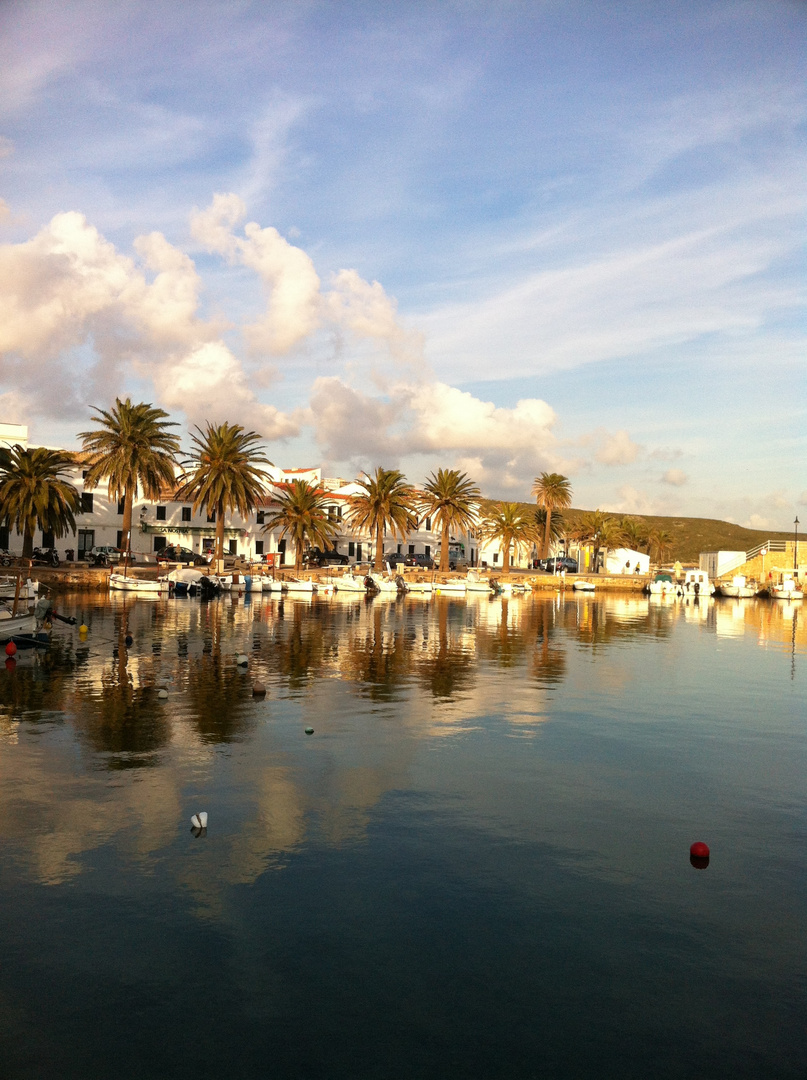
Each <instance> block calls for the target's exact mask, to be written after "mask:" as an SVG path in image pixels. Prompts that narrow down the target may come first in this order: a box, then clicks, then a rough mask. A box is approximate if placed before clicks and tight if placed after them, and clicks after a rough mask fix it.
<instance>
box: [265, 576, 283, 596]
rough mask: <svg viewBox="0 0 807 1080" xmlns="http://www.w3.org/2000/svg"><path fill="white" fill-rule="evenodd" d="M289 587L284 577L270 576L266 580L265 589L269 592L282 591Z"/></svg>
mask: <svg viewBox="0 0 807 1080" xmlns="http://www.w3.org/2000/svg"><path fill="white" fill-rule="evenodd" d="M287 588H288V586H287V585H286V582H285V581H283V579H282V578H277V579H275V578H270V579H268V580H267V582H264V586H263V591H264V592H269V593H282V592H285V590H286V589H287Z"/></svg>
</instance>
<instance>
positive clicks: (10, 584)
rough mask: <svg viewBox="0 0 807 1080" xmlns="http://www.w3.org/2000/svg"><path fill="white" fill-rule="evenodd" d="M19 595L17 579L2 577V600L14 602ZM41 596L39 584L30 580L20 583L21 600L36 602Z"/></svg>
mask: <svg viewBox="0 0 807 1080" xmlns="http://www.w3.org/2000/svg"><path fill="white" fill-rule="evenodd" d="M16 595H17V579H16V578H15V577H10V576H5V577H0V600H13V599H14V597H15V596H16ZM38 595H39V582H38V581H32V580H31V578H28V579H27V580H26V581H22V582H20V592H19V597H20V600H36V598H37V596H38Z"/></svg>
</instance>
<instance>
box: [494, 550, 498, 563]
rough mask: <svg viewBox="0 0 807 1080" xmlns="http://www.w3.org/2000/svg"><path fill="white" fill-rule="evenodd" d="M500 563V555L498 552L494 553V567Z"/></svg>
mask: <svg viewBox="0 0 807 1080" xmlns="http://www.w3.org/2000/svg"><path fill="white" fill-rule="evenodd" d="M498 561H499V553H498V551H494V552H493V565H494V566H495V565H496V563H497V562H498Z"/></svg>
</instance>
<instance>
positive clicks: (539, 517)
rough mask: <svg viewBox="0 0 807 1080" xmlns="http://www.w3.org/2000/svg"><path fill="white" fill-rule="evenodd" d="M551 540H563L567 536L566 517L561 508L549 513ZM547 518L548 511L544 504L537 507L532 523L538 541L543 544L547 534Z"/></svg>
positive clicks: (533, 513)
mask: <svg viewBox="0 0 807 1080" xmlns="http://www.w3.org/2000/svg"><path fill="white" fill-rule="evenodd" d="M548 516H549V542H550V544H551V543H552V541H553V540H563V539H565V537H566V532H567V525H566V519H565V518H564V516H563V512H562V511H561V510H556V511H555V513H554V514H549V515H548ZM546 519H547V512H546V510H544V508H543V507H542V506H539V507H537V508H536V509H535V510H533V512H532V525H533V529H534V531H535V540H536V543H538V544H540V545H542V546H543V542H544V537H545V535H546Z"/></svg>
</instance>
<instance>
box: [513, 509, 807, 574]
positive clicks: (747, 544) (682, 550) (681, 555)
mask: <svg viewBox="0 0 807 1080" xmlns="http://www.w3.org/2000/svg"><path fill="white" fill-rule="evenodd" d="M522 505H523V506H525V507H528V508H529V509H531V510H534V509H535V503H522ZM589 513H592V511H590V510H579V509H571V510H567V511H565V513H564V515H563V518H564V521H565V522H567V524H571V523H572V522H573V521H574V520H575V519H576V518H579V517H581V516H582V515H584V514H589ZM609 516H611V517H614V518H617V519H621V518H627V517H629V518H632V519H633V520H634V521H637V522H641V523H642V524H643V525H644V527H645V529H646V530H648V531H649V530H651V529H656V528H657V529H664V530H665V531H666V532H667V533H669V535H670V536H671V537H672V546H671V548H670V554H669V555H668V556H667V557H666V560H665V561H668V562H672V561H673V560H675V559H679V560H680V561H681V562H682V563H697V561H698V556H699V555H700V553H701V552H702V551H750V550H751V548H754V547H756V546H757V545H758V544H761V543H763V541H765V540H792V539H793V533H792V532H777V531H775V530H760V529H746V528H744V527H743V526H742V525H733V524H732V523H731V522H730V521H719V520H718V519H716V518H692V517H656V516H652V515H649V514H611V515H609ZM804 539H805V540H807V527H805V537H804Z"/></svg>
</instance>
